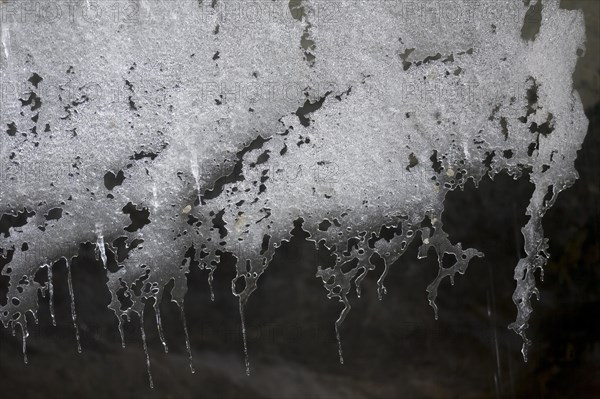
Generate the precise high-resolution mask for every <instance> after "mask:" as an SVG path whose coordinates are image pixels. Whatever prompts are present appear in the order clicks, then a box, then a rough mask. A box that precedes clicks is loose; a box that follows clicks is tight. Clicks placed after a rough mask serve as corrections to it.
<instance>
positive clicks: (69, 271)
mask: <svg viewBox="0 0 600 399" xmlns="http://www.w3.org/2000/svg"><path fill="white" fill-rule="evenodd" d="M67 283H68V285H69V296H70V297H71V318H72V319H73V327H74V328H75V339H76V340H77V352H79V353H81V341H80V340H79V327H78V326H77V312H76V311H75V294H74V293H73V281H72V279H71V265H70V264H69V261H68V260H67Z"/></svg>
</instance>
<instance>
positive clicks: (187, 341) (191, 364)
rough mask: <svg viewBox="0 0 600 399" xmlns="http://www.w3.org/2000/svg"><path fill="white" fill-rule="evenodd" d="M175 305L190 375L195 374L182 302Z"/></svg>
mask: <svg viewBox="0 0 600 399" xmlns="http://www.w3.org/2000/svg"><path fill="white" fill-rule="evenodd" d="M177 305H179V310H180V313H181V321H182V323H183V332H184V333H185V347H186V348H187V352H188V359H189V361H190V370H191V371H192V374H193V373H195V372H196V370H194V362H193V358H192V348H191V346H190V336H189V334H188V329H187V323H186V321H185V311H184V308H183V302H182V303H179V302H177Z"/></svg>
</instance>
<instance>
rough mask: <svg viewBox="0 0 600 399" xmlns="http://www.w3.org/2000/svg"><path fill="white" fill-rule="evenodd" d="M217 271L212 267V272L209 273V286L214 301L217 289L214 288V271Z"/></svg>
mask: <svg viewBox="0 0 600 399" xmlns="http://www.w3.org/2000/svg"><path fill="white" fill-rule="evenodd" d="M214 272H215V269H210V272H209V273H208V288H209V289H210V300H211V301H212V302H214V301H215V290H214V289H213V280H214V277H213V273H214Z"/></svg>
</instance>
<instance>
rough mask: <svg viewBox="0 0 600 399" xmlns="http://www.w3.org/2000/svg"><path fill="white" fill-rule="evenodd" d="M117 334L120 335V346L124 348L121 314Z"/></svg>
mask: <svg viewBox="0 0 600 399" xmlns="http://www.w3.org/2000/svg"><path fill="white" fill-rule="evenodd" d="M119 335H120V336H121V347H122V348H125V333H124V332H123V315H119Z"/></svg>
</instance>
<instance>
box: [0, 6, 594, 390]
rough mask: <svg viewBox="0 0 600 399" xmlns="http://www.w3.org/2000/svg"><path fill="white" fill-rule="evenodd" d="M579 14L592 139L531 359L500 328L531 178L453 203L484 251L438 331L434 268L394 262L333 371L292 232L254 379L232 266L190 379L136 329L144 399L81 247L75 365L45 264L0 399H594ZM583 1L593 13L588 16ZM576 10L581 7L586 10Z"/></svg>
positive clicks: (451, 209) (89, 252)
mask: <svg viewBox="0 0 600 399" xmlns="http://www.w3.org/2000/svg"><path fill="white" fill-rule="evenodd" d="M563 3H564V4H563V6H566V5H567V4H570V3H579V5H578V6H580V5H581V4H584V5H585V4H586V3H587V4H588V6H587V8H586V23H587V25H588V49H587V52H588V53H587V55H586V57H585V58H584V59H583V61H580V65H579V66H578V69H577V72H576V74H575V76H574V77H575V84H576V88H577V89H578V90H580V93H581V94H582V98H583V101H584V104H585V106H586V114H587V116H588V118H589V119H590V127H589V131H588V134H587V137H586V139H585V142H584V144H583V148H582V150H581V151H580V152H579V156H578V158H577V161H576V168H577V170H578V171H579V173H580V179H579V180H578V181H577V182H576V183H575V185H574V186H573V187H571V188H570V189H568V190H566V191H564V192H562V193H561V194H560V195H559V197H558V200H557V202H556V204H555V206H554V207H553V208H552V209H551V210H550V211H549V213H548V214H547V215H546V216H545V218H544V228H545V236H546V237H548V238H549V239H550V254H551V259H550V262H549V264H548V265H547V267H546V268H545V276H544V277H545V278H544V281H543V282H539V283H538V287H539V288H540V292H541V298H540V300H539V301H534V313H533V315H532V318H531V322H530V327H529V330H528V334H529V336H530V338H531V339H532V340H533V346H532V347H531V349H530V355H529V362H527V363H525V362H524V361H523V358H522V356H521V353H520V349H521V340H520V338H519V337H518V336H517V335H516V334H514V333H513V332H512V331H510V330H508V328H507V326H508V324H509V323H510V322H512V321H513V320H514V318H515V316H516V308H515V307H514V304H513V302H512V299H511V295H512V292H513V290H514V287H515V282H514V280H513V270H514V266H515V265H516V263H517V261H518V259H519V258H520V257H521V256H522V254H521V251H522V250H521V248H522V236H521V233H520V228H521V227H522V226H523V225H524V224H525V222H526V217H525V208H526V206H527V202H528V199H529V196H530V194H531V192H532V190H533V186H532V185H531V184H530V183H529V182H528V180H527V176H524V177H522V178H520V179H519V180H513V179H512V178H510V177H509V176H508V175H505V174H502V175H499V176H497V177H496V178H495V181H493V182H492V181H491V180H490V179H489V178H487V177H486V178H485V179H484V181H483V182H482V183H481V185H480V187H479V188H478V189H475V187H474V186H473V185H472V183H469V184H468V185H467V187H466V188H465V190H464V191H456V192H451V193H449V194H448V197H447V199H446V204H445V209H446V210H445V213H444V225H445V230H446V231H447V232H448V233H449V235H450V238H451V240H453V241H460V242H462V243H463V246H464V247H473V248H477V249H479V250H481V251H483V252H484V253H485V255H486V256H485V257H484V258H474V259H473V261H472V263H471V265H470V266H469V269H468V271H467V273H466V274H465V275H464V276H458V277H457V279H456V283H455V285H454V286H451V285H450V284H449V283H448V281H447V280H446V281H445V282H444V283H443V284H442V285H441V287H440V292H439V296H438V306H439V309H440V311H439V313H440V318H439V320H438V321H435V320H434V318H433V310H432V309H431V308H430V307H429V305H428V303H427V299H426V292H425V288H426V286H427V285H428V284H429V283H430V282H431V281H433V279H434V277H435V275H436V273H437V267H438V266H437V260H436V259H435V258H434V257H433V256H430V257H429V258H427V259H424V260H420V261H419V260H417V259H416V253H417V250H416V244H415V243H413V246H412V247H411V248H409V250H408V251H407V253H406V254H405V255H404V256H402V258H401V259H400V261H399V262H397V263H396V264H394V265H392V267H391V269H390V274H389V276H388V278H387V280H386V286H387V288H388V294H387V295H386V296H384V298H383V301H381V302H380V301H379V300H378V299H377V292H376V279H377V277H378V275H379V272H378V271H377V270H376V271H374V272H373V273H371V274H370V275H369V276H368V277H367V279H366V280H365V281H364V282H363V294H362V299H360V300H358V299H356V297H355V296H354V295H352V296H351V303H352V306H353V309H352V311H351V313H350V315H349V316H348V318H347V319H346V321H345V323H344V325H343V327H342V329H341V334H342V344H343V347H344V357H345V361H346V362H345V363H346V364H344V365H340V364H339V361H338V353H337V344H336V341H335V335H334V329H333V325H334V324H333V323H334V321H335V319H336V318H337V316H338V313H339V311H340V309H341V308H340V304H339V303H338V302H336V301H333V300H327V298H326V295H325V294H326V291H325V289H324V288H323V286H322V283H321V281H320V279H317V278H316V277H315V272H316V265H317V263H318V262H319V259H320V258H319V257H321V256H323V254H322V253H317V252H316V251H315V250H314V247H313V245H312V244H311V243H309V242H307V241H305V236H306V233H305V232H303V231H302V230H301V229H296V230H295V231H294V238H293V239H292V241H291V242H290V243H289V244H284V245H283V247H282V248H281V250H279V251H278V252H277V254H276V256H275V259H274V261H273V263H272V264H271V266H270V267H269V269H268V271H267V273H265V274H264V275H263V276H262V277H261V280H260V282H259V288H258V290H257V291H256V292H255V293H254V294H253V295H252V297H251V298H250V301H249V304H248V308H247V311H246V320H247V327H248V344H249V349H250V360H251V362H252V375H251V376H250V377H247V376H246V375H245V371H244V360H243V349H242V341H241V327H240V322H239V320H240V319H239V313H238V303H237V299H236V298H235V297H234V296H233V295H232V294H231V292H230V289H231V279H232V278H233V277H234V263H233V260H232V259H228V258H225V259H224V261H223V263H222V264H221V265H220V266H219V268H218V269H217V271H216V272H215V282H214V286H215V294H216V300H215V302H211V301H210V293H209V290H208V285H207V282H206V278H207V274H206V273H205V272H204V271H200V270H198V268H193V269H192V272H191V273H190V275H189V276H188V282H189V291H188V294H187V296H186V298H185V301H186V302H185V303H186V315H187V322H188V330H189V333H190V341H191V344H192V350H193V354H194V366H195V369H196V373H195V374H191V373H190V370H189V368H188V360H187V353H186V349H185V341H184V334H183V329H182V326H181V321H180V318H179V311H178V309H177V307H176V306H175V305H174V304H172V303H170V302H169V300H168V299H169V298H168V297H167V298H165V300H164V301H163V304H162V305H161V309H162V316H163V325H164V327H165V334H166V338H167V342H168V344H169V349H170V350H169V353H168V354H165V353H164V352H163V350H162V345H161V343H160V340H159V338H158V334H157V332H156V323H155V319H154V315H153V313H152V311H151V304H148V306H147V311H146V312H145V314H146V317H145V327H146V333H147V336H148V345H149V351H150V356H151V360H152V373H153V377H154V385H155V388H154V389H152V390H151V389H150V388H149V387H148V379H147V374H146V365H145V358H144V352H143V348H142V342H141V338H140V333H139V327H140V324H139V320H137V319H133V320H132V322H131V323H129V324H127V325H126V327H125V336H126V342H127V346H126V348H125V349H123V348H121V345H120V338H119V334H118V330H117V322H116V319H115V316H114V314H113V313H112V312H111V311H110V310H109V309H108V308H107V305H108V303H109V302H110V296H109V293H108V291H107V289H106V286H105V282H106V275H105V271H104V268H103V266H102V265H101V264H100V263H99V262H97V261H95V260H94V255H93V247H92V246H91V245H84V246H82V248H81V250H80V257H79V258H78V259H77V260H76V261H75V264H74V265H73V268H72V273H73V283H74V292H75V299H76V306H77V314H78V320H79V326H80V331H81V340H82V346H83V353H82V354H78V353H77V348H76V343H75V336H74V331H73V325H72V321H71V314H70V300H69V296H68V289H67V285H66V281H67V279H66V267H65V265H64V264H60V263H59V264H57V265H56V266H55V267H54V282H55V308H56V316H57V326H56V327H53V326H52V324H51V320H50V316H49V308H48V301H47V299H46V298H43V297H41V296H40V311H39V313H38V315H39V324H38V325H34V324H33V323H32V325H31V327H30V333H31V335H30V338H29V340H28V355H29V364H28V365H25V364H23V356H22V353H21V341H20V340H21V337H20V334H19V333H17V336H16V337H13V336H11V335H10V333H9V331H8V330H5V329H4V328H0V396H1V397H2V398H17V397H18V398H30V397H32V398H33V397H49V398H55V397H76V398H80V397H81V398H84V397H92V398H103V397H113V398H122V397H136V398H138V397H139V398H141V397H144V398H155V397H156V398H159V397H160V398H170V397H173V398H180V397H181V398H185V397H194V398H215V397H224V398H225V397H227V398H234V397H235V398H254V397H256V398H291V397H297V398H309V397H323V398H338V397H339V398H363V397H364V398H532V399H533V398H598V397H600V321H599V320H598V318H599V316H600V185H599V181H600V103H598V76H600V65H599V64H598V48H597V45H598V38H597V35H598V19H597V18H598V9H599V8H600V7H598V4H600V3H597V2H585V1H580V2H577V1H572V2H563ZM590 4H595V5H592V6H590ZM584 8H585V7H584Z"/></svg>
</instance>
